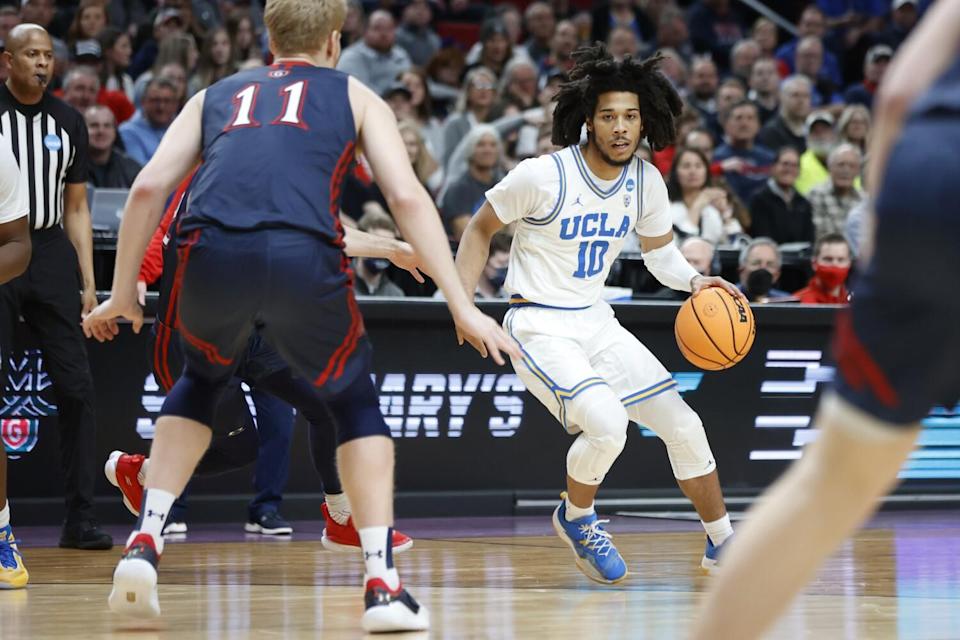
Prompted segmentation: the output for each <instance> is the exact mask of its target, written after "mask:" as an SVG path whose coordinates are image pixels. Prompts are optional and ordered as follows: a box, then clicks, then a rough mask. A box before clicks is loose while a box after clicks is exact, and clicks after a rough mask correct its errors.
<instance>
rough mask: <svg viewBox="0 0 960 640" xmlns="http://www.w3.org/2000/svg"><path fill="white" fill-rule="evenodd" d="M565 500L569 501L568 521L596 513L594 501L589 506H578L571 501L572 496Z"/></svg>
mask: <svg viewBox="0 0 960 640" xmlns="http://www.w3.org/2000/svg"><path fill="white" fill-rule="evenodd" d="M564 500H565V501H566V503H567V508H566V511H567V522H573V521H574V520H579V519H580V518H583V517H585V516H589V515H590V514H592V513H595V511H594V509H593V502H591V503H590V506H589V507H578V506H577V505H575V504H573V503H572V502H570V498H564Z"/></svg>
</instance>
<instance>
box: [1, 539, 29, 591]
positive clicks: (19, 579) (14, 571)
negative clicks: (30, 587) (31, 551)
mask: <svg viewBox="0 0 960 640" xmlns="http://www.w3.org/2000/svg"><path fill="white" fill-rule="evenodd" d="M29 580H30V574H29V573H27V568H26V567H25V566H23V556H21V555H20V550H19V549H17V541H16V540H15V539H14V537H13V529H11V528H10V525H9V524H8V525H7V526H5V527H3V528H0V589H22V588H24V587H25V586H27V582H28V581H29Z"/></svg>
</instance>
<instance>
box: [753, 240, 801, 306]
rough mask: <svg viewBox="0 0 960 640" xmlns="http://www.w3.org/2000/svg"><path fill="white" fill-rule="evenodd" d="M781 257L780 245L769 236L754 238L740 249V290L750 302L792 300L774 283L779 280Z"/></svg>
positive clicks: (792, 299)
mask: <svg viewBox="0 0 960 640" xmlns="http://www.w3.org/2000/svg"><path fill="white" fill-rule="evenodd" d="M782 264H783V258H782V256H781V255H780V247H779V246H777V243H776V242H774V241H773V240H771V239H770V238H754V239H753V240H751V241H750V244H748V245H747V246H745V247H744V248H743V249H741V250H740V267H739V271H740V285H739V286H740V290H741V291H743V292H744V294H746V296H747V299H748V300H749V301H750V302H761V303H762V302H776V301H779V300H783V301H791V302H792V301H794V298H792V297H791V296H790V294H789V293H787V292H786V291H782V290H780V289H777V288H776V287H775V286H774V285H776V284H777V281H778V280H780V267H781V265H782Z"/></svg>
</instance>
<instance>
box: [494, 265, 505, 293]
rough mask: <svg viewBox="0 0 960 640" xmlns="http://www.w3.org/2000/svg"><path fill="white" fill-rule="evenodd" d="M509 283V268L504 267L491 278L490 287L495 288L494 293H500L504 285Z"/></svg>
mask: <svg viewBox="0 0 960 640" xmlns="http://www.w3.org/2000/svg"><path fill="white" fill-rule="evenodd" d="M506 281H507V268H506V267H503V268H502V269H497V271H496V273H494V274H493V276H491V277H490V286H491V287H493V290H494V291H500V289H501V288H502V287H503V283H504V282H506Z"/></svg>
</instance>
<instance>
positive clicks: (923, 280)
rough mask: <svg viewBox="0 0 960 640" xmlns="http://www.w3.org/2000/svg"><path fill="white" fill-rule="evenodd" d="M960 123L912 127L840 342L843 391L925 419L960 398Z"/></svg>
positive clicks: (871, 407) (874, 411)
mask: <svg viewBox="0 0 960 640" xmlns="http://www.w3.org/2000/svg"><path fill="white" fill-rule="evenodd" d="M958 148H960V120H957V119H953V120H947V119H942V120H924V121H917V122H912V123H909V124H908V125H907V126H906V127H905V128H904V131H903V135H902V137H901V140H900V142H899V143H898V144H897V145H896V147H895V148H894V149H893V152H892V153H891V155H890V159H889V161H888V164H887V168H886V175H885V176H884V179H883V184H882V185H881V189H880V195H879V197H878V199H877V202H876V207H875V208H876V217H877V219H876V239H875V246H874V253H873V257H872V259H871V261H870V264H869V265H868V266H867V268H866V269H865V271H864V273H863V274H862V276H861V277H860V278H858V280H857V281H856V282H855V283H854V285H853V298H852V302H851V305H850V308H849V310H847V311H844V312H842V313H841V315H840V316H839V317H838V320H837V328H836V333H835V340H834V354H835V356H836V359H837V373H838V376H837V384H836V388H837V391H838V392H839V394H840V395H841V397H843V398H844V399H845V400H847V401H848V402H850V403H852V404H853V405H854V406H856V407H859V408H860V409H862V410H864V411H865V412H867V413H868V414H870V415H872V416H874V417H876V418H877V419H879V420H882V421H885V422H889V423H891V424H893V425H901V426H909V425H913V424H916V423H917V422H919V421H920V420H921V419H922V418H923V417H925V416H926V415H927V413H928V412H929V411H930V409H931V408H932V407H933V406H934V405H938V404H948V405H949V406H951V407H952V406H953V404H952V403H954V402H956V401H957V400H958V399H960V364H958V361H960V295H958V294H960V287H958V285H957V282H958V280H957V278H958V277H960V213H958V211H957V206H958V203H960V155H958V154H957V153H956V150H957V149H958Z"/></svg>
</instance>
